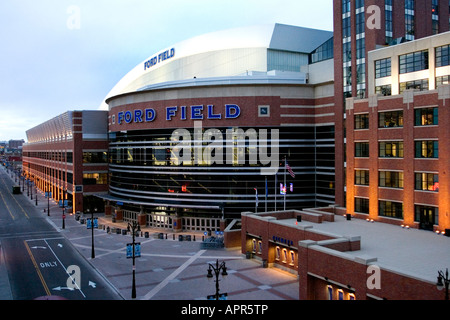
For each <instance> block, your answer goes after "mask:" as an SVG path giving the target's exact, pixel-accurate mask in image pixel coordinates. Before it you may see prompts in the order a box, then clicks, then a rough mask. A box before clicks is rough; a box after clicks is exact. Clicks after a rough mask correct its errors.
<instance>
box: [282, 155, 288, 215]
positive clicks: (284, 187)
mask: <svg viewBox="0 0 450 320" xmlns="http://www.w3.org/2000/svg"><path fill="white" fill-rule="evenodd" d="M283 189H286V190H285V191H284V210H286V193H287V188H286V157H284V185H283Z"/></svg>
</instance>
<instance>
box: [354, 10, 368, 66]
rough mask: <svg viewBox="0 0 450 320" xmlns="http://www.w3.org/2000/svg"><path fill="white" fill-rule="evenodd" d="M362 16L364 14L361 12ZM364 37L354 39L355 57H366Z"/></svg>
mask: <svg viewBox="0 0 450 320" xmlns="http://www.w3.org/2000/svg"><path fill="white" fill-rule="evenodd" d="M363 17H364V14H363ZM365 41H366V39H365V38H361V39H358V40H356V59H362V58H365V57H366V42H365Z"/></svg>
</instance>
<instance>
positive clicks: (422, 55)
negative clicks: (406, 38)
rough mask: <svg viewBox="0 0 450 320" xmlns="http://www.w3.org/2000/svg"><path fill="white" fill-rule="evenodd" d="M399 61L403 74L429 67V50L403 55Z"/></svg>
mask: <svg viewBox="0 0 450 320" xmlns="http://www.w3.org/2000/svg"><path fill="white" fill-rule="evenodd" d="M399 63H400V73H401V74H402V73H408V72H414V71H420V70H425V69H428V50H422V51H416V52H412V53H408V54H404V55H401V56H400V57H399Z"/></svg>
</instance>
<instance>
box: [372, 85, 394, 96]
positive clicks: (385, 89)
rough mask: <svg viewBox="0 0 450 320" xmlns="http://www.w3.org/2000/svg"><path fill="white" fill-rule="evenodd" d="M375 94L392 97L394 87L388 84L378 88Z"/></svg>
mask: <svg viewBox="0 0 450 320" xmlns="http://www.w3.org/2000/svg"><path fill="white" fill-rule="evenodd" d="M375 93H376V94H380V95H382V96H390V95H391V94H392V86H391V85H390V84H386V85H383V86H376V87H375Z"/></svg>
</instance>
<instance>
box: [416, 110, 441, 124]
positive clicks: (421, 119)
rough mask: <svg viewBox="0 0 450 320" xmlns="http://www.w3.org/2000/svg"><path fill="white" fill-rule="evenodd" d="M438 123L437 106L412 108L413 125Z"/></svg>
mask: <svg viewBox="0 0 450 320" xmlns="http://www.w3.org/2000/svg"><path fill="white" fill-rule="evenodd" d="M437 124H438V108H421V109H415V110H414V125H416V126H431V125H437Z"/></svg>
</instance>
